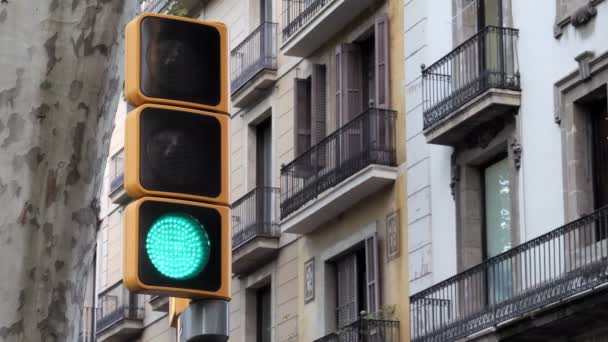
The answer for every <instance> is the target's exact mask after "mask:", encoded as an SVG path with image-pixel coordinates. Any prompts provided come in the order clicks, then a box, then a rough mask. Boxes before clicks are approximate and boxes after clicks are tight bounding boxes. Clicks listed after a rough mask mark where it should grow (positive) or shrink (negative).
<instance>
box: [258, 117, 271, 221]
mask: <svg viewBox="0 0 608 342" xmlns="http://www.w3.org/2000/svg"><path fill="white" fill-rule="evenodd" d="M271 144H272V131H271V119H270V118H269V119H266V120H265V121H263V122H262V123H261V124H259V125H258V126H257V127H256V187H257V189H258V190H257V193H256V208H257V210H256V216H257V220H255V222H257V223H258V224H259V225H260V229H262V230H264V232H268V229H270V226H271V221H272V220H271V217H272V216H271V215H272V213H271V210H272V205H271V201H272V192H271V191H270V189H269V188H270V187H271V186H272V172H271V170H272V148H271V147H272V145H271Z"/></svg>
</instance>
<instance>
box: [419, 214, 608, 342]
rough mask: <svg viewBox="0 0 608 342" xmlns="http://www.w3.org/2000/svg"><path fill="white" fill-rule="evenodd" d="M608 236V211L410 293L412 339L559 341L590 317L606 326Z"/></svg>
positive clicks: (582, 327)
mask: <svg viewBox="0 0 608 342" xmlns="http://www.w3.org/2000/svg"><path fill="white" fill-rule="evenodd" d="M606 237H608V207H605V208H603V209H600V210H598V211H596V212H594V213H592V214H590V215H588V216H585V217H583V218H580V219H578V220H576V221H574V222H571V223H568V224H566V225H564V226H562V227H560V228H558V229H556V230H554V231H551V232H549V233H547V234H545V235H542V236H540V237H538V238H536V239H533V240H530V241H528V242H526V243H524V244H522V245H519V246H517V247H515V248H513V249H511V250H509V251H507V252H505V253H502V254H499V255H497V256H495V257H493V258H490V259H488V260H486V261H484V262H482V263H481V264H479V265H477V266H475V267H473V268H470V269H468V270H466V271H464V272H462V273H460V274H458V275H456V276H454V277H452V278H449V279H447V280H445V281H443V282H441V283H439V284H437V285H435V286H432V287H430V288H428V289H426V290H424V291H422V292H420V293H418V294H416V295H414V296H412V297H411V298H410V310H411V314H410V319H411V322H410V325H411V340H412V341H413V342H420V341H454V340H457V339H459V338H463V337H465V336H470V335H475V336H481V334H482V332H481V331H482V330H485V331H490V332H494V333H496V334H499V335H500V336H499V338H498V340H500V341H502V340H507V337H510V338H512V340H513V341H532V340H534V341H539V340H543V341H557V340H560V341H561V340H570V337H573V336H578V335H581V334H583V333H585V332H589V331H590V330H591V328H593V324H587V323H591V322H590V321H589V317H593V319H594V321H595V320H597V322H602V323H600V326H605V323H603V322H605V321H606V320H607V319H608V312H607V311H606V310H605V308H606V305H608V304H607V302H608V293H607V292H606V291H605V289H606V285H608V244H607V240H606ZM582 322H585V324H582ZM600 326H598V327H600ZM534 336H543V338H542V339H534Z"/></svg>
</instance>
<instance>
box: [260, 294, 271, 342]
mask: <svg viewBox="0 0 608 342" xmlns="http://www.w3.org/2000/svg"><path fill="white" fill-rule="evenodd" d="M256 308H257V312H256V317H257V322H256V339H257V342H270V336H271V327H272V325H271V324H272V323H271V313H270V311H271V306H270V286H267V287H263V288H261V289H260V290H258V292H257V294H256Z"/></svg>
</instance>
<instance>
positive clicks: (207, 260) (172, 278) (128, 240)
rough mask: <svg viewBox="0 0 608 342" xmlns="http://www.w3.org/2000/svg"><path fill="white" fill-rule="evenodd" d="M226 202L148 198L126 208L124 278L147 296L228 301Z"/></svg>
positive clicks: (227, 210) (132, 287) (128, 284)
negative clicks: (213, 203)
mask: <svg viewBox="0 0 608 342" xmlns="http://www.w3.org/2000/svg"><path fill="white" fill-rule="evenodd" d="M229 222H230V213H229V209H228V208H227V207H225V206H220V205H212V204H206V203H198V202H191V201H184V200H177V199H167V198H156V197H144V198H141V199H139V200H137V201H135V202H133V203H131V204H130V205H129V206H128V207H127V209H126V211H125V237H124V241H125V246H124V247H125V249H124V253H125V265H124V282H125V285H126V287H127V288H128V289H130V290H132V291H135V292H141V293H148V294H159V295H170V296H178V297H188V298H217V299H229V298H230V293H229V282H230V272H229V270H230V264H229V263H230V256H229V255H227V254H230V233H229V226H228V225H229Z"/></svg>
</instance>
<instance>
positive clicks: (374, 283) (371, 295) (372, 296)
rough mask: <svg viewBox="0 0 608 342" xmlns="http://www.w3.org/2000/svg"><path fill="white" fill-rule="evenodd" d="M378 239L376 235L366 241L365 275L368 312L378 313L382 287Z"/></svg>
mask: <svg viewBox="0 0 608 342" xmlns="http://www.w3.org/2000/svg"><path fill="white" fill-rule="evenodd" d="M378 265H379V263H378V238H377V235H376V233H374V234H373V235H372V236H370V237H368V238H367V239H365V270H366V272H365V274H366V286H367V288H366V291H367V311H368V312H372V313H373V312H377V311H378V309H379V308H380V289H379V288H380V286H379V284H378V281H379V279H380V277H379V270H378Z"/></svg>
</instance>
